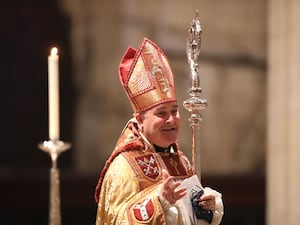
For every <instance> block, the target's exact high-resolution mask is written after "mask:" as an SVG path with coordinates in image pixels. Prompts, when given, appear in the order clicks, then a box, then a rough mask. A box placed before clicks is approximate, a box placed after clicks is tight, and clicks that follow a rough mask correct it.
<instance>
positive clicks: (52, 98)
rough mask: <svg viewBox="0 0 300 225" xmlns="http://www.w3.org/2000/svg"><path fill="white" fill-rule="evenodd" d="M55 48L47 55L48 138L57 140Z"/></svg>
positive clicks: (57, 82)
mask: <svg viewBox="0 0 300 225" xmlns="http://www.w3.org/2000/svg"><path fill="white" fill-rule="evenodd" d="M58 59H59V57H58V55H57V48H56V47H54V48H52V49H51V54H50V55H49V56H48V98H49V100H48V104H49V139H50V140H52V141H55V140H59V69H58V66H59V65H58Z"/></svg>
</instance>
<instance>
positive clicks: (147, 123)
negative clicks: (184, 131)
mask: <svg viewBox="0 0 300 225" xmlns="http://www.w3.org/2000/svg"><path fill="white" fill-rule="evenodd" d="M136 119H137V121H138V123H139V127H140V129H141V131H142V133H143V134H144V135H145V137H146V138H147V139H148V140H149V141H150V142H151V143H152V144H155V145H157V146H160V147H163V148H166V147H168V146H169V145H171V144H173V143H174V142H176V140H177V136H178V129H179V123H180V116H179V112H178V105H177V103H176V102H175V101H173V102H167V103H163V104H160V105H158V106H156V107H154V108H152V109H149V110H147V111H145V112H143V113H142V114H137V115H136Z"/></svg>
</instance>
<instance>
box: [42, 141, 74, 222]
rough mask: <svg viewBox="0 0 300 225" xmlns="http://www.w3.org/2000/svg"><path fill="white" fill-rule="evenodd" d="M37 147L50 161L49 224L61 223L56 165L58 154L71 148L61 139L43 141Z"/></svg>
mask: <svg viewBox="0 0 300 225" xmlns="http://www.w3.org/2000/svg"><path fill="white" fill-rule="evenodd" d="M38 147H39V148H40V149H41V150H43V151H45V152H47V153H48V154H49V155H50V157H51V161H52V167H51V169H50V201H49V225H61V214H60V188H59V186H60V181H59V169H58V167H57V159H58V156H59V155H60V154H61V153H62V152H64V151H66V150H68V149H69V148H71V144H70V143H67V142H63V141H51V140H50V141H44V142H42V143H40V144H38Z"/></svg>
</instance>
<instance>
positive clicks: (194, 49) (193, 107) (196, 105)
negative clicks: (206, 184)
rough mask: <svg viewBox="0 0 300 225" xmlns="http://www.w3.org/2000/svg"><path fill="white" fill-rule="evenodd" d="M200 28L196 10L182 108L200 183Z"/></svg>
mask: <svg viewBox="0 0 300 225" xmlns="http://www.w3.org/2000/svg"><path fill="white" fill-rule="evenodd" d="M201 32H202V29H201V26H200V21H199V13H198V10H196V15H195V18H194V19H193V21H192V23H191V26H190V28H189V30H188V37H187V44H186V53H187V59H188V63H189V65H190V83H191V86H190V88H189V90H188V93H189V95H190V98H189V99H187V100H185V101H184V102H183V105H184V107H185V108H186V109H187V110H188V111H189V112H190V113H191V116H190V118H189V122H190V125H191V127H192V164H193V167H194V170H195V172H196V174H197V175H198V177H199V180H200V181H201V173H200V171H201V169H200V122H201V121H202V117H201V111H202V110H204V109H205V108H206V107H207V100H206V99H202V98H201V96H200V95H201V92H202V90H201V87H200V74H199V65H198V62H197V60H198V56H199V54H200V47H201Z"/></svg>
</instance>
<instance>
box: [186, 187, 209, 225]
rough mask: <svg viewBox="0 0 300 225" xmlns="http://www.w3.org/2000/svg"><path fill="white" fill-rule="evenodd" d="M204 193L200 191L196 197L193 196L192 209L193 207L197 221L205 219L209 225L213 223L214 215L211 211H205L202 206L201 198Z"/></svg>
mask: <svg viewBox="0 0 300 225" xmlns="http://www.w3.org/2000/svg"><path fill="white" fill-rule="evenodd" d="M203 193H204V191H203V190H202V189H201V190H200V191H198V192H197V193H195V195H193V196H192V197H191V201H192V207H193V211H194V214H195V215H196V217H197V219H203V220H205V221H207V222H208V223H211V222H212V219H213V213H212V211H211V210H205V209H203V208H202V207H201V206H200V205H199V202H200V200H199V199H200V197H201V195H203Z"/></svg>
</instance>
